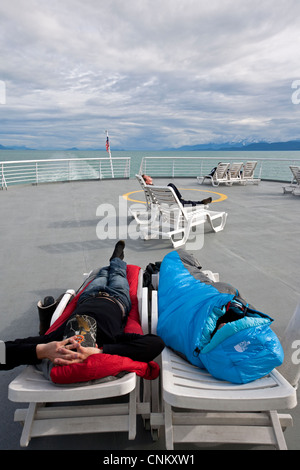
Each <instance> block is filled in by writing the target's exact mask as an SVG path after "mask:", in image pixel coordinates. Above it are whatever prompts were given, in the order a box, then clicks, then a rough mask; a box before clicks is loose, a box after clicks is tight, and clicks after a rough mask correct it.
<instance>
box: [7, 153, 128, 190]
mask: <svg viewBox="0 0 300 470" xmlns="http://www.w3.org/2000/svg"><path fill="white" fill-rule="evenodd" d="M0 171H1V187H2V189H4V188H5V189H7V187H8V186H10V185H15V184H40V183H50V182H58V181H61V182H62V181H76V180H98V179H100V180H101V179H108V178H129V177H130V158H112V159H110V158H80V159H79V158H71V159H51V160H23V161H21V160H20V161H7V162H0Z"/></svg>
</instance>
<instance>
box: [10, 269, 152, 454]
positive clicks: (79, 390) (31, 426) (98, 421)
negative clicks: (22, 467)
mask: <svg viewBox="0 0 300 470" xmlns="http://www.w3.org/2000/svg"><path fill="white" fill-rule="evenodd" d="M142 281H143V273H142V270H140V273H139V281H138V291H137V298H138V303H139V314H140V318H141V325H142V328H143V331H144V333H146V332H148V293H147V289H146V288H143V287H142ZM71 294H72V291H68V292H67V294H66V296H65V298H63V299H62V300H61V303H60V304H59V306H58V307H57V311H56V312H55V313H54V315H55V317H57V316H58V315H59V314H60V313H62V311H63V310H64V306H65V305H66V303H67V302H68V300H69V298H70V295H71ZM111 379H112V380H109V381H106V380H105V379H104V380H103V381H102V383H91V384H90V383H88V384H84V385H82V386H76V384H75V385H67V386H57V385H55V384H54V383H52V382H50V381H49V380H47V379H46V378H44V376H43V375H42V373H41V372H40V371H38V370H37V368H36V367H34V366H28V367H26V368H25V369H24V370H23V371H22V372H21V373H20V374H19V375H18V376H17V377H16V378H15V379H14V380H13V381H12V382H11V383H10V385H9V390H8V398H9V399H10V400H11V401H13V402H22V403H29V407H28V408H25V409H17V410H16V412H15V421H20V422H21V423H23V424H24V426H23V431H22V435H21V440H20V445H21V446H22V447H24V446H27V445H28V443H29V441H30V439H31V438H32V437H37V436H50V435H60V434H83V433H101V432H112V431H114V432H124V431H128V438H129V439H134V438H135V435H136V419H137V414H138V413H139V414H142V415H143V418H144V419H145V420H147V419H148V420H149V419H150V401H148V402H146V401H144V402H140V396H139V377H137V375H136V373H134V372H130V373H127V374H125V375H124V376H123V377H121V378H117V377H114V378H111ZM99 382H101V380H100V381H99ZM149 382H150V381H148V380H147V381H145V384H144V385H145V390H144V397H145V396H147V397H148V399H149V400H150V398H149V397H150V393H149V387H150V386H151V385H150V384H149ZM126 395H127V397H128V401H127V402H124V403H119V401H118V397H120V396H126ZM114 397H115V402H114ZM104 398H109V399H110V400H111V401H110V404H107V403H106V404H101V403H100V404H99V399H104ZM88 400H97V402H96V401H95V404H94V405H93V404H90V403H88V402H87V401H88ZM79 401H80V402H81V403H80V404H78V403H75V402H79ZM84 402H86V403H88V404H85V403H84ZM62 403H64V406H61V404H62ZM48 404H50V405H51V406H47V405H48ZM56 405H57V406H56Z"/></svg>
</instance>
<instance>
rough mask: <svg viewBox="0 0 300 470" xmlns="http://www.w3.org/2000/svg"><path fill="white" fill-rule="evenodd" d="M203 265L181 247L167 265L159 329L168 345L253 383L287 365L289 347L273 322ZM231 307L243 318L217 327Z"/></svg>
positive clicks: (221, 373)
mask: <svg viewBox="0 0 300 470" xmlns="http://www.w3.org/2000/svg"><path fill="white" fill-rule="evenodd" d="M191 260H192V261H191ZM197 263H198V262H197V261H194V260H193V259H192V257H190V255H188V254H187V253H186V252H185V251H184V250H178V251H173V252H171V253H169V254H168V255H166V256H165V258H164V260H163V262H162V264H161V267H160V276H159V288H158V315H159V316H158V327H157V333H158V335H159V336H161V338H162V339H163V340H164V342H165V344H166V346H168V347H170V348H172V349H173V350H174V351H176V352H178V353H179V354H180V355H181V356H183V357H185V358H186V359H187V360H188V361H189V362H190V363H192V364H194V365H195V366H198V367H200V368H205V369H207V370H208V371H209V372H210V373H211V374H212V375H213V376H214V377H216V378H218V379H222V380H226V381H230V382H233V383H247V382H251V381H253V380H256V379H258V378H261V377H263V376H265V375H266V374H268V373H269V372H270V371H271V370H272V369H274V368H275V367H277V366H279V365H280V364H282V362H283V349H282V347H281V344H280V342H279V340H278V338H277V336H276V335H275V333H274V332H273V331H272V330H271V328H270V325H271V323H272V322H273V320H272V319H271V318H270V317H269V316H268V315H266V314H264V313H262V312H258V311H257V310H255V309H254V308H252V307H251V306H249V305H246V304H245V302H244V301H242V299H241V298H240V297H239V294H238V291H237V290H236V289H234V288H233V287H232V286H230V285H227V284H224V283H214V282H212V281H209V280H208V279H207V276H205V275H204V274H202V273H201V267H200V266H199V264H197ZM229 308H230V309H231V311H234V309H236V311H237V312H239V313H241V316H240V317H238V318H239V319H237V320H236V321H232V322H230V323H226V324H225V326H223V327H222V328H220V329H218V330H217V331H216V330H215V329H216V325H217V322H218V320H219V319H220V320H219V322H220V321H222V318H221V317H223V315H224V314H225V313H226V311H228V309H229ZM215 331H216V332H215ZM213 332H215V333H214V334H213Z"/></svg>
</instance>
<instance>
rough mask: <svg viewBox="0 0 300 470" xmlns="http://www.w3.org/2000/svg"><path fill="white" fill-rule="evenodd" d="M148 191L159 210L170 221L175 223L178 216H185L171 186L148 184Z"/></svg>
mask: <svg viewBox="0 0 300 470" xmlns="http://www.w3.org/2000/svg"><path fill="white" fill-rule="evenodd" d="M149 191H150V193H151V197H152V199H153V201H155V203H156V204H157V206H158V208H159V210H160V212H161V213H162V214H163V215H164V216H166V217H167V218H168V220H169V221H170V222H172V223H174V224H176V223H177V222H178V218H179V217H181V216H183V217H184V218H186V212H185V209H184V207H183V205H182V204H181V202H180V201H179V199H178V197H177V196H176V194H175V191H174V190H173V188H171V187H169V186H149Z"/></svg>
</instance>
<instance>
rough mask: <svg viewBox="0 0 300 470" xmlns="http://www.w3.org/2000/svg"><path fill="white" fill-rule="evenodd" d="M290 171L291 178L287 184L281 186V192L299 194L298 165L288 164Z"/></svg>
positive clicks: (299, 170) (299, 168)
mask: <svg viewBox="0 0 300 470" xmlns="http://www.w3.org/2000/svg"><path fill="white" fill-rule="evenodd" d="M290 170H291V172H292V175H293V176H292V180H291V183H290V184H289V185H288V186H283V193H284V194H286V193H292V194H294V196H300V167H299V166H293V165H291V166H290Z"/></svg>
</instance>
